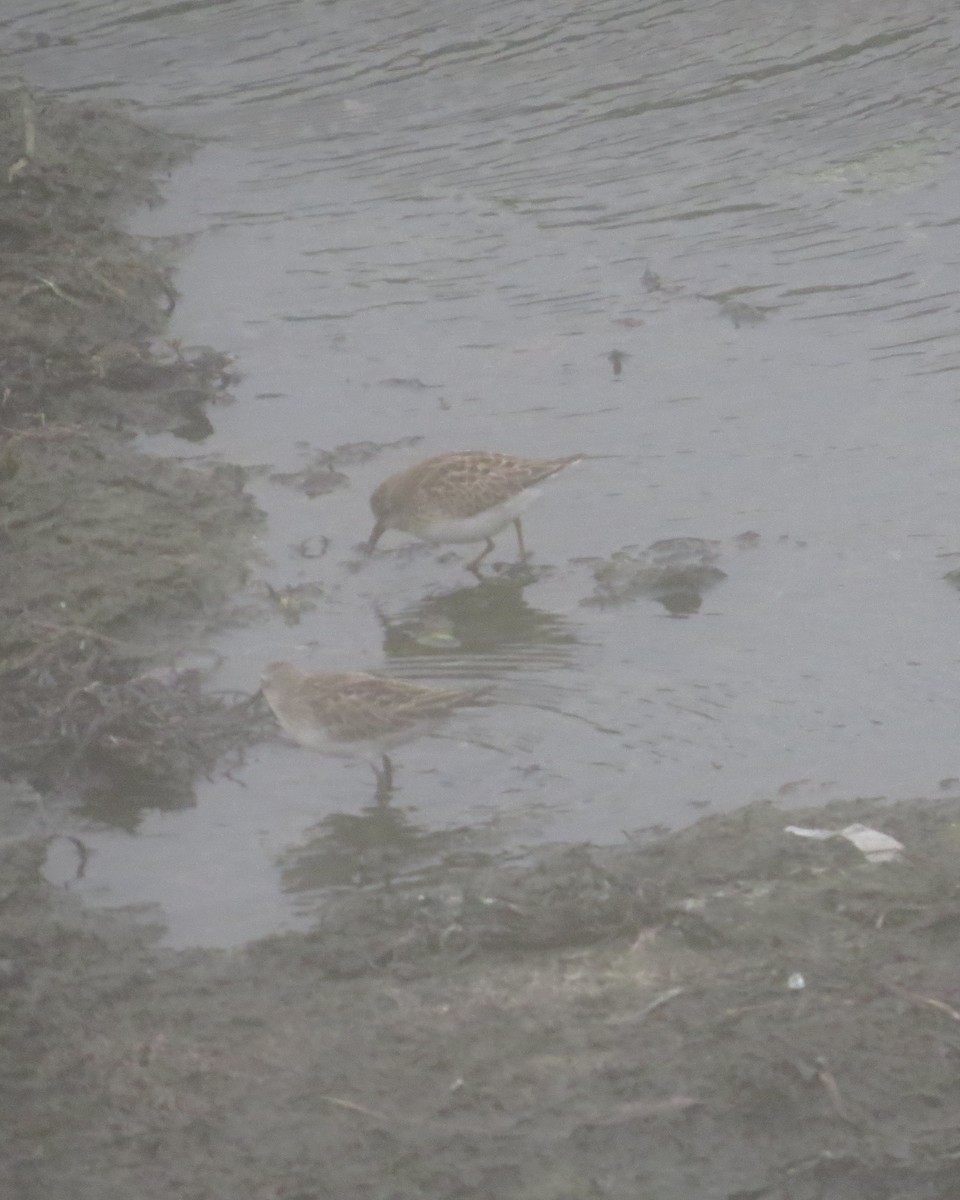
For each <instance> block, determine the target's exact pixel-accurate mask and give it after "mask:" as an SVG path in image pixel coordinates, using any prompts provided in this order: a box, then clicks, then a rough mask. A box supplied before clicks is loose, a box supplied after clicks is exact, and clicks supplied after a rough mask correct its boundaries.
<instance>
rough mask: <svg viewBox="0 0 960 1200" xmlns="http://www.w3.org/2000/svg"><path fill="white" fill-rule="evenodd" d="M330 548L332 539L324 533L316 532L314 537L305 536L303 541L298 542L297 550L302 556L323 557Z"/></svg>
mask: <svg viewBox="0 0 960 1200" xmlns="http://www.w3.org/2000/svg"><path fill="white" fill-rule="evenodd" d="M329 549H330V539H329V538H328V537H325V536H324V535H323V534H322V533H318V534H315V535H314V536H313V537H308V538H304V539H303V541H302V542H298V543H297V546H296V551H297V553H298V554H299V555H300V557H301V558H323V556H324V555H325V554H326V553H327V551H328V550H329Z"/></svg>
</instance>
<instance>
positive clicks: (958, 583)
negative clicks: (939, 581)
mask: <svg viewBox="0 0 960 1200" xmlns="http://www.w3.org/2000/svg"><path fill="white" fill-rule="evenodd" d="M944 579H945V580H946V581H947V583H949V584H950V586H951V587H955V588H957V589H958V590H960V567H957V568H955V569H954V570H953V571H948V572H947V573H946V575H944Z"/></svg>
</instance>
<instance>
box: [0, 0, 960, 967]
mask: <svg viewBox="0 0 960 1200" xmlns="http://www.w3.org/2000/svg"><path fill="white" fill-rule="evenodd" d="M0 32H2V33H3V35H4V45H5V52H4V57H5V64H4V65H5V67H6V69H7V70H8V71H10V72H16V73H19V74H22V75H24V76H25V77H26V78H27V79H28V80H30V81H31V82H33V83H35V84H37V85H40V86H46V87H56V88H61V89H63V90H64V91H65V92H66V93H67V94H82V95H88V96H94V97H97V98H110V97H118V98H124V99H127V100H133V101H135V102H137V104H138V105H140V106H141V108H142V110H143V113H144V116H145V117H146V118H148V119H150V120H152V121H155V122H160V123H163V124H165V125H167V126H168V127H174V128H177V129H180V130H183V131H185V132H191V133H197V134H199V135H201V136H202V137H205V138H208V139H210V142H209V144H208V145H207V146H206V148H205V149H203V150H202V151H201V152H200V153H199V154H198V155H197V157H196V158H195V160H194V161H193V163H191V164H190V165H189V166H187V167H185V168H184V169H183V170H181V171H180V172H178V173H177V175H176V176H175V177H174V179H173V180H172V181H171V184H170V187H169V189H168V193H167V195H168V203H167V204H166V205H165V206H163V207H162V208H160V209H158V210H156V211H155V212H152V213H148V214H144V215H142V216H141V218H139V220H138V228H139V229H141V230H143V231H144V232H147V233H151V234H161V233H171V232H176V233H182V232H184V231H188V232H191V233H194V234H195V235H196V237H195V239H194V240H193V242H192V244H191V246H190V249H189V252H187V253H186V254H185V256H184V259H183V266H182V270H181V271H180V274H179V278H178V285H179V287H180V289H181V291H182V293H183V298H182V300H181V303H180V305H179V307H178V309H177V312H176V315H175V322H174V328H173V330H172V333H173V334H174V335H176V336H181V337H183V338H184V339H185V340H186V341H188V342H190V343H209V344H211V345H213V346H215V347H217V348H218V349H223V350H226V351H228V352H231V353H233V354H235V355H236V357H237V360H238V364H239V366H240V368H241V369H242V371H243V379H242V382H241V383H240V384H239V385H238V386H237V388H236V389H235V390H236V395H237V402H236V403H235V404H234V405H233V406H231V407H226V408H223V409H220V410H217V411H215V412H214V413H212V414H211V417H212V419H213V422H214V425H215V428H216V431H215V434H214V435H213V436H212V437H211V438H209V439H208V441H207V442H206V443H205V444H203V445H202V446H191V445H189V444H187V443H184V442H177V441H175V440H174V439H172V438H164V439H154V440H153V441H152V442H151V443H149V448H150V449H151V450H155V451H156V452H158V453H176V454H179V455H184V456H187V457H189V456H191V455H215V456H219V457H222V458H223V459H226V460H230V461H236V462H240V463H243V464H248V465H253V464H262V465H264V466H265V467H267V468H269V471H270V472H292V471H296V470H298V469H300V468H302V467H303V466H305V465H307V464H308V463H309V462H311V461H312V460H313V458H314V457H315V456H316V455H317V454H318V453H319V452H320V451H324V450H332V449H334V448H335V447H338V446H343V445H345V444H352V443H360V442H366V441H370V442H374V443H390V442H394V441H396V442H401V440H402V439H409V438H417V439H420V440H419V441H417V442H416V444H400V445H398V446H397V447H395V448H393V449H389V450H384V451H383V452H382V453H380V454H378V455H376V456H374V457H372V458H369V459H367V460H365V461H355V459H359V458H360V457H361V456H351V455H344V456H343V457H342V459H341V460H340V461H339V463H338V469H339V470H341V471H342V472H343V473H344V474H345V475H346V477H347V484H348V485H347V486H344V487H341V488H339V489H337V490H335V491H333V492H331V493H329V494H327V495H322V496H317V497H314V498H308V497H306V496H304V495H303V494H302V493H301V492H299V491H297V490H295V489H293V488H291V487H289V486H286V485H284V484H283V483H280V482H278V481H276V480H270V479H269V478H268V477H267V474H266V473H265V474H264V475H263V476H261V477H260V479H259V481H258V482H256V483H255V484H254V488H255V491H256V493H257V495H258V498H259V500H260V501H261V503H262V504H263V505H264V506H265V508H266V509H267V510H268V512H269V514H270V524H269V533H268V536H267V540H266V545H265V551H266V553H267V555H268V559H269V561H268V564H267V565H265V566H264V568H263V569H262V576H263V577H264V578H265V579H266V580H268V581H269V582H270V584H271V585H272V586H273V587H274V588H277V589H281V588H283V587H285V586H288V585H297V584H302V583H313V582H316V583H319V584H320V585H322V588H323V592H324V598H323V599H322V600H320V601H319V602H317V604H316V607H315V608H313V609H312V611H305V612H304V613H303V614H302V617H301V619H300V622H299V624H297V625H287V624H285V623H284V621H283V619H282V616H281V615H280V614H278V616H277V618H276V620H275V621H274V622H273V623H272V624H268V625H256V626H254V627H253V628H247V629H243V630H240V631H231V632H229V633H227V634H225V635H224V636H223V637H221V638H220V639H219V641H218V642H217V644H216V647H215V648H216V649H217V650H218V651H219V652H220V653H221V654H223V655H224V657H225V666H224V669H223V671H222V673H221V677H220V680H219V681H218V682H220V683H222V684H223V685H224V686H228V687H233V686H239V687H243V688H247V689H253V688H254V687H255V686H256V681H257V677H258V673H259V669H260V667H261V666H262V665H263V663H264V662H266V661H269V660H271V659H275V658H278V657H283V656H288V657H290V658H293V659H295V660H296V661H297V662H298V663H300V664H301V665H303V666H306V667H314V668H320V667H326V666H333V667H368V668H369V667H372V668H377V667H382V666H384V665H386V664H388V663H392V664H393V667H394V669H403V670H404V672H405V673H409V674H411V675H415V676H417V677H419V676H423V677H424V678H427V677H429V676H431V675H440V676H444V675H479V676H484V677H491V678H493V679H495V680H497V681H498V683H499V686H500V687H501V694H502V695H503V696H505V697H506V698H507V699H509V700H511V701H515V703H509V704H507V703H503V704H500V705H498V706H497V707H496V708H494V709H489V710H481V711H479V712H477V713H475V714H472V715H471V716H470V717H469V719H468V720H467V721H466V723H465V724H458V726H457V728H456V730H451V738H450V739H449V740H436V739H430V740H423V741H420V742H418V743H416V744H413V745H410V746H408V747H406V748H404V749H402V750H401V751H400V752H398V754H397V764H398V772H399V774H398V780H399V783H400V785H401V789H402V790H401V791H400V793H399V795H398V797H397V806H396V810H395V811H394V812H393V813H390V814H388V815H387V816H384V814H383V813H380V814H376V813H371V812H367V813H366V815H365V816H364V815H363V812H364V805H366V804H369V802H370V799H371V785H372V777H371V776H370V774H369V771H368V770H367V769H366V767H365V766H363V764H359V763H358V764H349V763H347V764H344V763H341V762H338V761H336V760H330V759H321V758H319V757H317V756H316V755H314V754H311V753H309V752H307V751H300V750H296V749H293V748H289V747H286V746H283V745H279V744H277V745H268V746H262V747H257V748H256V749H255V750H254V751H253V752H252V754H251V756H250V762H249V764H248V765H247V767H246V768H245V769H244V770H243V771H242V772H239V773H238V774H237V777H236V778H235V779H234V778H221V779H218V780H215V781H212V782H210V783H206V784H203V785H202V786H201V787H200V788H199V789H198V793H197V805H196V808H194V809H192V810H189V811H184V812H178V813H167V814H146V815H145V818H144V820H143V822H142V823H141V825H140V827H139V830H138V833H137V835H136V836H131V835H129V834H127V833H122V832H119V831H116V830H111V829H89V828H87V829H84V830H83V831H82V834H83V837H84V839H85V840H86V841H87V843H88V844H89V845H90V846H91V848H92V849H93V850H94V856H93V858H92V859H91V861H90V864H89V866H88V869H87V876H86V878H85V880H84V881H83V883H82V885H77V886H82V887H83V888H84V889H85V891H86V892H87V894H89V895H91V896H97V897H99V898H101V899H103V900H104V901H105V902H109V903H122V902H132V901H137V902H145V903H153V902H159V903H161V904H162V905H163V907H164V909H165V912H166V916H167V919H168V921H169V925H170V940H171V941H172V942H174V943H176V944H185V943H190V942H198V941H200V942H207V941H214V942H217V941H219V942H231V941H236V940H240V939H242V938H243V937H245V936H249V935H252V934H259V933H264V932H267V931H269V930H272V929H277V928H282V927H285V926H288V925H290V924H292V923H296V922H297V921H299V920H301V919H303V915H304V914H305V913H306V912H308V911H309V910H310V908H311V902H312V901H311V896H312V893H313V890H314V889H316V887H317V886H318V885H319V884H324V883H326V884H329V883H331V882H338V881H339V880H340V879H341V878H349V877H350V873H351V871H352V870H353V867H354V866H355V862H356V855H355V850H356V846H357V845H359V844H361V843H363V842H364V839H366V844H368V845H373V846H384V847H392V848H393V852H394V853H396V854H397V855H398V856H399V859H400V861H401V862H402V863H407V864H411V865H413V864H416V863H417V862H418V861H427V860H429V859H430V858H431V857H432V856H435V855H436V854H438V853H443V852H444V850H450V849H458V848H466V849H471V850H474V849H477V848H480V849H489V848H495V847H497V846H500V845H504V844H513V845H520V844H523V843H529V842H532V841H537V840H540V839H553V838H590V839H594V840H599V841H604V840H611V839H616V838H618V837H619V836H620V834H621V831H622V830H624V829H636V828H638V827H642V826H648V825H651V824H655V823H666V824H671V825H676V824H680V823H683V822H687V821H689V820H690V819H692V818H693V817H694V816H695V815H696V814H697V812H698V811H700V806H701V805H712V806H714V807H718V808H730V807H733V806H736V805H739V804H741V803H743V802H745V801H748V800H750V799H754V798H756V797H761V796H776V795H778V794H781V795H791V796H800V797H802V798H804V799H810V798H822V799H827V798H830V797H833V796H849V795H856V794H883V795H886V796H890V797H899V796H909V795H912V794H917V793H930V792H933V791H935V790H936V788H937V786H938V781H940V780H942V779H944V778H946V777H953V776H957V775H960V753H958V748H957V738H956V726H957V717H956V714H957V708H958V699H960V677H958V671H957V655H956V653H955V649H954V647H955V642H954V631H955V628H956V623H957V619H958V597H957V595H956V592H955V591H953V590H952V589H951V588H950V587H949V586H948V585H947V584H946V583H944V582H943V581H942V576H943V574H944V573H945V571H946V570H948V569H950V568H951V567H952V566H954V565H956V562H957V559H956V557H955V556H956V554H957V553H958V552H960V530H958V526H957V512H958V498H957V493H958V490H960V481H958V464H957V445H958V434H960V405H958V398H960V391H958V389H960V376H958V374H957V369H958V367H960V336H958V332H957V330H958V315H957V310H958V295H960V286H958V258H960V248H958V225H960V217H958V215H957V214H958V213H960V167H958V161H960V160H958V156H957V148H958V141H960V112H958V105H960V53H958V51H960V46H958V42H960V11H955V10H953V9H952V8H951V6H948V5H944V4H942V3H939V2H938V0H912V2H905V3H898V4H896V5H877V4H874V3H868V2H861V0H857V2H855V3H852V2H848V3H838V2H837V0H807V2H805V3H803V4H770V3H766V2H764V0H722V2H717V0H714V2H712V3H706V2H702V0H701V2H694V0H676V2H651V3H639V4H638V3H631V4H624V3H622V2H616V0H597V2H596V3H593V4H591V5H584V4H582V3H579V2H576V0H536V2H535V3H519V2H517V0H513V2H507V0H484V2H481V3H471V4H470V5H469V6H465V5H463V4H461V3H459V2H454V0H425V2H422V3H419V4H412V3H409V0H361V2H359V3H350V4H347V3H343V2H340V3H337V2H336V0H334V2H330V3H324V4H321V3H313V2H308V0H288V2H286V3H284V2H278V0H270V2H269V3H268V2H266V0H234V2H231V3H223V2H222V0H208V2H207V3H203V2H197V3H177V4H155V3H152V2H151V3H148V2H147V0H140V2H135V0H109V2H108V0H69V2H67V0H61V2H59V3H52V2H48V3H42V2H41V0H7V3H6V5H5V6H4V12H3V21H2V24H0ZM37 35H45V37H46V38H50V39H51V44H48V45H43V46H40V45H37ZM60 39H70V41H69V43H68V44H62V43H61V42H60ZM654 276H657V277H659V278H654ZM744 306H748V307H744ZM615 350H617V351H621V352H623V354H624V355H626V356H627V357H625V358H624V359H623V360H622V371H621V373H620V374H619V375H615V374H614V371H613V366H612V363H611V360H610V358H609V355H610V353H611V351H615ZM472 447H479V448H490V449H503V450H507V451H512V452H518V453H521V454H535V455H539V454H542V455H560V454H567V453H570V452H572V451H575V450H583V451H586V452H588V453H589V454H591V455H594V456H596V457H595V458H592V459H589V460H588V461H586V462H585V463H583V464H582V465H581V466H580V467H579V468H577V469H575V470H573V471H570V472H567V473H565V474H564V475H562V476H560V477H559V478H557V479H556V480H555V481H553V483H552V484H551V485H550V489H549V490H550V494H549V495H548V496H546V497H545V498H544V501H543V502H542V503H541V505H540V506H538V507H537V508H536V509H535V510H534V511H533V512H532V514H531V515H530V518H529V520H528V521H527V523H526V524H527V534H528V541H529V543H530V546H531V548H532V549H533V550H534V552H535V556H536V562H537V563H539V564H549V567H550V570H549V571H548V572H545V573H544V574H543V576H542V577H541V578H540V579H539V580H538V581H536V582H534V583H532V584H531V585H530V586H528V587H526V588H523V589H520V588H519V587H516V586H511V585H510V583H509V581H505V580H502V579H500V578H497V579H493V580H491V581H489V582H488V583H485V584H483V585H481V586H480V587H479V588H478V587H477V586H476V585H475V584H474V583H473V582H472V581H471V579H470V577H469V576H467V575H465V574H464V573H463V571H462V567H461V566H460V561H462V560H461V559H458V557H457V555H454V554H451V555H447V554H438V553H437V552H436V551H435V550H432V549H430V548H427V547H421V548H419V549H417V550H415V551H410V552H403V553H397V552H393V553H391V551H396V550H397V548H399V547H401V546H402V545H403V544H404V542H405V540H406V539H403V538H401V537H400V536H399V535H395V534H391V535H388V536H387V537H386V538H385V539H384V541H383V546H384V551H385V552H384V553H382V554H378V556H377V557H376V558H374V559H373V560H372V561H369V562H367V561H364V560H363V559H362V556H361V555H359V554H358V552H357V545H358V543H359V542H360V541H361V540H362V539H363V538H364V537H366V535H367V534H368V532H369V526H370V516H369V512H368V509H367V497H368V495H369V492H370V491H371V489H372V487H373V486H374V485H375V483H376V482H377V481H378V480H379V479H380V478H382V477H383V476H384V475H385V474H387V473H389V472H391V471H394V470H397V469H399V468H401V467H403V466H406V465H408V464H410V463H412V462H414V461H416V459H417V458H419V457H423V456H425V455H426V454H429V453H436V452H439V451H442V450H447V449H456V448H472ZM746 532H750V533H753V534H756V535H758V536H757V537H753V538H748V539H742V540H740V541H735V540H734V539H736V538H737V537H738V535H741V534H744V533H746ZM318 535H322V536H324V537H326V538H328V539H329V545H328V547H327V551H326V553H325V554H324V555H323V557H320V558H309V559H308V558H304V557H303V556H302V555H301V554H299V553H298V552H297V551H296V549H295V547H296V546H297V545H298V544H299V543H301V542H302V541H303V540H304V539H305V538H309V537H314V538H315V537H317V536H318ZM681 536H684V537H700V538H709V539H717V540H718V541H720V543H721V556H720V560H719V565H720V566H721V567H722V568H723V570H725V571H726V573H727V575H728V578H727V579H726V581H725V582H723V583H721V584H720V585H719V586H717V587H716V588H714V589H713V590H712V591H710V592H709V593H707V595H706V596H705V598H704V603H703V606H702V608H701V610H700V612H699V613H698V614H697V615H696V616H692V617H690V618H688V619H684V620H680V619H671V618H670V617H668V616H667V615H666V613H665V610H664V608H663V607H662V606H660V605H659V604H658V603H656V602H655V601H653V600H647V599H639V600H635V601H633V602H631V603H629V604H626V605H624V606H621V607H609V606H608V607H602V606H590V605H584V604H583V603H582V602H583V601H584V600H585V599H587V598H588V597H589V596H590V595H591V593H592V591H593V577H592V570H591V565H590V563H589V562H587V561H585V560H587V559H589V558H591V557H597V558H602V557H605V556H607V555H609V554H611V553H612V552H614V551H616V550H618V549H620V548H622V547H624V546H634V547H637V548H643V547H645V546H647V545H649V544H650V543H652V542H654V541H656V540H658V539H662V538H668V537H681ZM314 545H316V543H314ZM512 554H513V546H512V545H511V542H510V540H509V538H507V537H506V536H504V538H503V540H502V542H501V543H500V544H498V552H497V555H496V556H494V557H495V558H496V559H508V558H510V556H512ZM325 819H326V821H327V823H326V825H323V826H322V827H320V828H319V829H318V826H319V823H320V822H322V821H324V820H325ZM447 835H448V836H447Z"/></svg>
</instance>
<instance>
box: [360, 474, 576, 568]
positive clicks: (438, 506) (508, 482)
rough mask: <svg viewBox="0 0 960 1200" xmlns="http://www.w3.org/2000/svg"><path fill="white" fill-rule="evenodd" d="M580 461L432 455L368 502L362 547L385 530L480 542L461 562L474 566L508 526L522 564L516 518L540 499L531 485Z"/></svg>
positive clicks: (433, 539) (381, 488) (387, 483)
mask: <svg viewBox="0 0 960 1200" xmlns="http://www.w3.org/2000/svg"><path fill="white" fill-rule="evenodd" d="M581 458H583V455H582V454H571V455H570V456H569V457H568V458H516V457H514V456H513V455H510V454H491V453H488V452H487V451H486V450H460V451H457V452H455V453H453V454H438V455H437V456H436V457H435V458H428V459H425V460H424V461H423V462H422V463H417V465H416V466H414V467H410V468H409V469H408V470H406V471H400V472H399V474H397V475H391V476H390V478H389V479H385V480H384V481H383V483H381V484H380V486H379V487H378V488H377V490H376V491H375V492H374V493H373V495H372V496H371V497H370V507H371V508H372V509H373V514H374V516H375V517H376V519H377V520H376V524H375V525H374V527H373V532H372V533H371V535H370V540H369V541H368V542H367V551H368V552H372V550H373V548H374V547H375V546H376V544H377V542H378V541H379V540H380V536H381V535H382V534H383V533H384V532H385V531H386V530H387V529H399V530H401V531H402V532H404V533H412V534H415V535H416V536H417V537H419V538H422V539H423V540H424V541H427V542H485V543H486V545H485V546H484V548H483V550H481V552H480V553H479V554H478V555H477V557H476V558H474V559H472V560H471V561H470V562H469V563H467V570H468V571H472V572H473V573H474V575H476V576H478V577H479V575H480V570H479V567H480V564H481V562H483V560H484V559H485V558H486V557H487V555H488V554H489V553H490V551H491V550H492V549H493V538H494V535H495V534H497V533H499V532H500V530H501V529H504V528H505V527H506V526H507V525H509V524H510V522H511V521H512V522H513V525H514V528H515V529H516V531H517V545H518V546H519V548H520V560H521V562H526V560H527V551H526V547H525V546H524V544H523V529H522V527H521V525H520V516H521V514H522V513H524V512H525V511H526V509H527V508H529V506H530V505H531V504H532V503H533V502H534V501H535V500H536V499H537V497H538V496H539V495H540V489H539V488H538V487H537V486H536V485H537V484H538V483H542V482H543V480H545V479H549V478H550V476H551V475H556V473H557V472H558V471H562V470H563V468H564V467H569V466H572V464H573V463H575V462H579V461H580V459H581Z"/></svg>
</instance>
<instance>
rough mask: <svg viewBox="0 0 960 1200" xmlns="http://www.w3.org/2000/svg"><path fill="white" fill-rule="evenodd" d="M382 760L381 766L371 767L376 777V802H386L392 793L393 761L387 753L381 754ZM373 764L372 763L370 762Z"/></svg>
mask: <svg viewBox="0 0 960 1200" xmlns="http://www.w3.org/2000/svg"><path fill="white" fill-rule="evenodd" d="M381 758H382V760H383V762H382V766H380V767H373V773H374V775H376V777H377V791H376V799H377V803H378V804H388V803H389V802H390V797H391V796H392V795H393V791H394V788H393V763H392V762H391V761H390V757H389V755H387V754H383V755H381ZM370 765H371V766H373V763H371V764H370Z"/></svg>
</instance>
